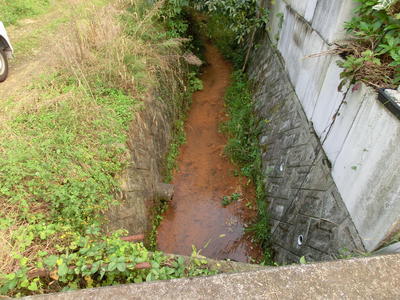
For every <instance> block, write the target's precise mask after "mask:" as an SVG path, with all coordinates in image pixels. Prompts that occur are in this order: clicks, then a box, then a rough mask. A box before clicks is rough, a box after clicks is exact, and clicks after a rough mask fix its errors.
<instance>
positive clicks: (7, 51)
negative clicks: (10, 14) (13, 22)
mask: <svg viewBox="0 0 400 300" xmlns="http://www.w3.org/2000/svg"><path fill="white" fill-rule="evenodd" d="M12 53H13V48H12V46H11V42H10V39H9V38H8V35H7V32H6V29H5V27H4V25H3V23H2V22H0V82H3V81H4V80H6V78H7V75H8V58H11V56H12Z"/></svg>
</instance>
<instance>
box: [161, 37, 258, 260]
mask: <svg viewBox="0 0 400 300" xmlns="http://www.w3.org/2000/svg"><path fill="white" fill-rule="evenodd" d="M205 55H206V59H207V62H208V65H207V66H206V67H205V69H204V72H203V75H202V78H201V79H202V80H203V85H204V89H203V90H202V91H199V92H197V93H195V94H194V95H193V104H192V108H191V111H190V113H189V116H188V120H187V123H186V127H185V130H186V135H187V143H186V144H185V145H184V146H183V147H182V148H181V154H180V157H179V159H178V170H177V171H176V172H175V174H174V179H173V183H174V185H175V194H174V198H173V200H172V202H171V203H170V207H169V209H168V210H167V212H166V213H165V215H164V219H163V221H162V222H161V225H160V226H159V229H158V246H159V249H160V250H162V251H164V252H167V253H175V254H182V255H190V254H191V253H192V245H194V246H195V247H196V248H197V250H201V254H202V255H204V256H207V257H210V258H215V259H232V260H236V261H242V262H249V261H250V257H252V258H256V259H257V258H258V257H259V256H260V254H261V250H260V249H259V248H258V247H257V246H256V245H254V244H253V243H252V242H251V237H250V236H249V234H245V232H244V228H245V226H246V224H248V223H250V222H251V220H252V219H253V218H254V217H255V211H254V210H253V209H250V208H249V207H248V206H250V207H251V206H253V205H254V189H253V187H251V186H249V185H247V186H246V184H245V183H246V180H245V179H244V178H239V177H235V176H234V170H235V167H234V166H233V165H232V163H231V162H230V161H229V159H228V158H226V157H225V156H224V155H223V149H224V146H225V144H226V141H227V139H226V137H225V136H224V135H223V134H221V133H220V132H219V124H220V123H221V122H222V121H224V120H226V111H225V107H224V100H223V97H224V94H225V89H226V87H227V86H228V85H229V80H230V74H231V72H232V68H231V66H230V64H229V63H228V62H226V61H225V60H224V59H223V57H222V56H221V54H220V53H219V51H218V50H217V49H216V48H215V47H214V46H212V45H211V44H207V45H206V53H205ZM232 193H239V194H241V195H242V197H241V199H239V200H238V201H236V202H234V203H232V204H230V205H228V206H227V207H223V205H222V203H221V201H222V199H223V197H224V196H226V195H231V194H232ZM246 204H247V205H246Z"/></svg>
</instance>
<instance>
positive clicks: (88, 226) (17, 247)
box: [0, 0, 213, 296]
mask: <svg viewBox="0 0 400 300" xmlns="http://www.w3.org/2000/svg"><path fill="white" fill-rule="evenodd" d="M162 4H163V2H158V3H157V4H156V5H155V6H153V5H151V4H149V2H148V1H144V0H143V1H142V0H134V1H132V0H130V1H118V5H108V6H106V7H105V8H104V9H97V13H96V14H94V15H93V14H88V15H85V16H80V17H79V18H77V19H75V20H74V21H73V22H72V24H71V25H70V27H69V28H70V34H69V35H67V36H66V37H65V40H64V41H63V42H62V47H60V49H59V53H58V54H59V57H60V62H59V66H58V67H57V68H56V70H55V71H54V72H53V73H51V74H46V75H45V76H43V77H42V79H40V80H38V81H37V83H35V84H33V85H32V86H31V87H30V90H29V97H28V98H27V99H22V98H21V99H19V101H18V102H17V101H5V102H4V103H2V109H3V111H5V112H7V114H6V115H5V117H4V118H3V119H2V120H1V123H0V136H1V140H0V149H1V151H0V171H1V172H0V173H1V174H2V175H1V177H2V178H1V186H0V203H1V208H0V240H1V244H2V247H1V248H0V294H3V295H12V296H20V295H29V294H34V293H44V292H54V291H60V290H69V289H76V288H84V287H97V286H104V285H110V284H118V283H127V282H141V281H145V280H147V281H148V280H155V279H169V278H177V277H182V276H192V275H201V274H205V275H207V274H211V273H213V272H211V271H209V270H208V269H207V267H206V266H204V265H201V266H199V265H191V264H190V265H187V264H184V263H183V262H182V261H181V260H179V259H171V258H168V257H167V256H165V255H164V254H162V253H158V252H156V253H150V252H148V251H147V250H146V249H145V248H144V247H143V245H142V244H132V243H130V242H127V241H124V240H122V239H121V236H122V235H126V232H122V231H118V232H113V233H110V232H105V231H104V230H103V229H102V224H103V222H104V220H103V218H102V216H103V212H104V211H105V210H107V208H108V207H109V206H110V205H113V204H117V203H115V201H114V198H113V194H114V193H115V192H118V191H119V184H118V182H117V180H116V176H117V175H118V174H119V173H120V172H121V171H122V170H123V168H124V167H125V165H126V163H127V162H126V157H127V156H126V155H125V154H126V152H127V151H128V149H127V147H126V146H125V142H126V139H127V133H128V130H129V124H130V123H131V121H132V120H133V115H134V114H133V113H134V112H135V111H137V110H140V109H143V106H142V100H143V99H144V98H145V97H147V96H148V95H149V93H150V90H151V89H152V88H154V87H156V88H157V89H158V90H159V94H162V93H164V94H169V95H170V97H169V98H165V99H170V100H171V101H172V99H173V96H174V95H178V94H180V93H181V92H182V91H183V90H184V89H185V80H184V74H185V71H184V69H185V68H184V67H183V65H182V61H183V59H184V55H183V53H182V38H175V36H176V35H177V34H178V33H177V31H176V30H174V31H170V30H169V29H171V27H170V26H169V24H166V23H164V22H162V21H160V19H162V16H163V15H164V11H163V9H164V7H163V5H162ZM157 83H158V84H157ZM166 89H167V90H168V91H167V92H166V91H165V90H166ZM32 95H34V97H33V98H34V101H32ZM177 99H181V98H179V97H178V98H177ZM22 104H23V105H22ZM170 105H173V106H178V105H181V103H170ZM176 110H178V108H176Z"/></svg>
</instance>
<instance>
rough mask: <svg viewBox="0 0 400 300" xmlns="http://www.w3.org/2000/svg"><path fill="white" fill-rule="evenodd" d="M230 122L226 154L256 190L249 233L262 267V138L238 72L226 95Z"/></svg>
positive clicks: (265, 218) (265, 225)
mask: <svg viewBox="0 0 400 300" xmlns="http://www.w3.org/2000/svg"><path fill="white" fill-rule="evenodd" d="M225 102H226V104H227V110H228V113H229V120H228V121H227V122H225V123H224V124H223V126H222V128H223V130H224V131H225V132H226V133H227V134H228V136H229V140H228V143H227V145H226V148H225V152H226V153H227V154H228V155H229V157H230V158H231V159H232V160H233V161H234V162H235V163H236V164H237V165H239V166H240V170H241V175H244V176H246V177H248V178H249V179H251V181H252V182H253V183H254V185H255V187H256V201H257V209H258V219H257V221H256V222H255V223H254V224H252V225H251V226H250V227H249V228H248V230H249V231H251V232H253V233H254V236H255V238H256V240H257V241H258V242H259V243H260V244H261V246H262V247H263V250H264V263H267V264H271V262H272V261H271V254H270V250H269V246H270V245H269V240H270V226H269V215H268V208H267V202H266V194H265V189H264V186H265V183H264V176H263V174H262V162H261V150H260V146H259V141H258V137H259V135H260V134H261V127H260V123H259V121H258V120H257V119H256V117H255V115H254V113H253V97H252V92H251V85H250V82H249V81H248V79H247V76H246V74H244V73H243V72H242V71H240V70H237V71H235V72H234V73H233V75H232V83H231V85H230V87H229V88H228V90H227V92H226V94H225Z"/></svg>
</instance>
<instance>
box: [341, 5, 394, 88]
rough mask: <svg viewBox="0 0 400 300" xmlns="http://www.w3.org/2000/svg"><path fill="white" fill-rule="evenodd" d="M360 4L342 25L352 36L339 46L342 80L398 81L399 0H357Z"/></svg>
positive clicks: (384, 83) (383, 84)
mask: <svg viewBox="0 0 400 300" xmlns="http://www.w3.org/2000/svg"><path fill="white" fill-rule="evenodd" d="M356 1H357V2H359V3H360V5H359V6H358V7H357V8H356V10H355V17H353V18H352V20H351V21H350V22H347V23H346V25H345V28H346V29H347V31H348V32H349V33H350V34H351V35H352V37H353V39H352V40H351V41H350V42H348V43H346V44H345V45H343V46H341V47H339V51H340V52H341V53H342V55H343V56H345V59H344V61H340V62H338V64H339V66H340V67H342V68H343V69H344V70H343V72H342V74H341V77H342V78H343V81H342V83H341V86H343V85H345V84H346V83H347V82H350V83H355V82H356V81H363V82H365V83H366V84H369V85H371V86H373V87H375V88H381V87H384V88H396V87H397V86H398V85H399V84H400V22H399V19H400V2H399V1H398V0H390V1H382V0H356Z"/></svg>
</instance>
